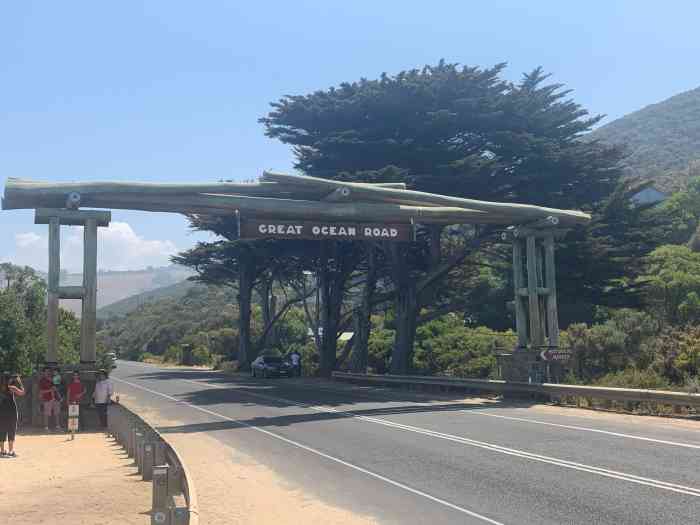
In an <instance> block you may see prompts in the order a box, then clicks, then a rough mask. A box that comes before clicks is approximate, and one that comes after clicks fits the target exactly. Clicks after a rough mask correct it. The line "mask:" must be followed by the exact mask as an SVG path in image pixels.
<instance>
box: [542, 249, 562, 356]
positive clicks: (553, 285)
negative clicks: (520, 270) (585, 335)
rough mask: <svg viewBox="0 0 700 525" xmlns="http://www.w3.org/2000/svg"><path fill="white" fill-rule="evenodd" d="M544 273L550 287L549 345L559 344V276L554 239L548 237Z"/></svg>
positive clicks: (548, 299) (548, 302)
mask: <svg viewBox="0 0 700 525" xmlns="http://www.w3.org/2000/svg"><path fill="white" fill-rule="evenodd" d="M544 257H545V267H544V273H545V278H546V280H547V282H546V286H547V288H548V289H549V294H548V295H547V331H548V334H549V346H554V347H558V346H559V313H558V311H557V277H556V267H555V259H554V239H553V237H551V236H550V237H546V238H545V240H544Z"/></svg>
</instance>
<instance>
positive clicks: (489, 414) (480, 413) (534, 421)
mask: <svg viewBox="0 0 700 525" xmlns="http://www.w3.org/2000/svg"><path fill="white" fill-rule="evenodd" d="M129 364H137V365H140V366H143V367H153V368H158V369H159V370H168V369H167V368H165V369H163V368H160V367H158V366H157V365H152V364H150V363H138V362H136V361H134V362H131V361H130V362H129ZM188 371H190V370H188ZM192 371H193V372H200V370H197V369H193V370H192ZM201 371H202V372H205V371H209V370H201ZM209 372H210V371H209ZM182 381H190V380H188V379H182ZM190 382H193V381H190ZM207 384H208V385H210V386H220V385H214V384H213V383H207ZM221 388H227V387H221ZM294 388H298V389H300V390H314V388H313V387H300V386H298V385H295V386H294ZM323 390H324V391H327V392H341V391H336V390H332V389H328V388H326V389H323ZM374 393H378V394H384V392H381V391H375V392H374ZM354 394H356V395H357V394H361V395H364V396H365V397H366V398H367V399H369V400H372V398H371V396H369V395H366V391H363V392H354ZM387 397H388V396H387ZM415 404H417V405H421V406H428V407H429V406H430V405H431V404H430V403H423V402H416V403H415ZM456 412H461V413H462V414H464V415H469V416H484V417H495V418H500V419H507V420H510V421H519V422H522V423H531V424H535V425H546V426H551V427H556V428H563V429H567V430H577V431H581V432H593V433H596V434H604V435H607V436H613V437H619V438H623V439H636V440H638V441H646V442H648V443H658V444H660V445H669V446H673V447H683V448H690V449H695V450H700V445H696V444H693V443H684V442H681V441H670V440H665V439H657V438H650V437H646V436H638V435H634V434H626V433H623V432H613V431H611V430H601V429H598V428H591V427H584V426H579V425H564V424H561V423H551V422H549V421H541V420H537V419H529V418H524V417H515V416H504V415H502V414H494V413H492V412H485V411H483V410H479V411H475V410H474V411H473V410H466V409H465V410H461V411H456Z"/></svg>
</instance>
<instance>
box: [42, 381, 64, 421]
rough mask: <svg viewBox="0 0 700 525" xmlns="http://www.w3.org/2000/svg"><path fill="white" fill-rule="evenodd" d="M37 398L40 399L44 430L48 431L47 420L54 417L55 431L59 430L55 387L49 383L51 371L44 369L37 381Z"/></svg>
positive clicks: (58, 407) (51, 382)
mask: <svg viewBox="0 0 700 525" xmlns="http://www.w3.org/2000/svg"><path fill="white" fill-rule="evenodd" d="M39 397H40V398H41V406H42V411H43V413H44V430H46V431H48V430H49V418H50V417H51V416H55V417H56V430H61V424H60V422H59V419H58V418H59V414H60V410H61V407H60V405H59V402H58V393H57V392H56V387H54V385H53V381H51V369H50V368H44V371H43V376H42V378H41V379H40V380H39Z"/></svg>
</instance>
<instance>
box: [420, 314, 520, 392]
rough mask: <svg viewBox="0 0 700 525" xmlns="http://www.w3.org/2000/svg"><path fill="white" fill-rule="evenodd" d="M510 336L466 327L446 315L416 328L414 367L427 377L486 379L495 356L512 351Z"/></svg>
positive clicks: (449, 315)
mask: <svg viewBox="0 0 700 525" xmlns="http://www.w3.org/2000/svg"><path fill="white" fill-rule="evenodd" d="M513 335H514V334H512V333H498V332H493V331H492V330H490V329H488V328H485V327H479V328H467V327H465V326H464V321H463V320H462V319H461V318H460V317H459V316H457V315H455V314H448V315H446V316H444V317H442V318H439V319H435V320H434V321H430V322H429V323H426V324H425V325H423V326H421V327H419V328H418V331H417V333H416V349H415V354H414V367H415V368H416V369H417V370H418V371H420V372H421V373H426V374H442V375H454V376H461V377H481V378H485V377H489V376H490V375H491V374H492V373H493V372H494V370H495V367H496V353H499V352H503V351H505V350H507V349H510V348H512V346H513V344H514V337H513Z"/></svg>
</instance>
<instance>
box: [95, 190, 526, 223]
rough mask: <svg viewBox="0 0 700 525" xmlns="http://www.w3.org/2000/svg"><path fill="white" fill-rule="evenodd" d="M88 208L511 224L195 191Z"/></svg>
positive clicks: (435, 211)
mask: <svg viewBox="0 0 700 525" xmlns="http://www.w3.org/2000/svg"><path fill="white" fill-rule="evenodd" d="M82 202H83V203H84V204H85V205H86V206H92V207H102V208H115V209H132V210H144V211H167V212H174V213H184V214H191V213H195V214H202V215H226V216H228V215H233V214H234V213H235V211H236V210H238V211H239V212H240V213H241V215H244V216H246V217H249V218H256V219H279V220H285V219H286V220H324V221H334V220H335V221H349V222H396V223H410V222H411V220H412V219H413V220H414V221H415V222H417V223H422V224H475V223H478V224H511V223H512V222H513V221H512V218H511V217H502V216H497V215H495V214H488V213H483V212H479V211H473V210H465V209H463V208H448V207H440V208H436V207H420V206H404V205H399V204H377V203H362V202H352V203H332V204H331V203H322V202H317V201H302V200H284V199H264V198H258V197H241V196H222V195H191V196H179V195H172V196H165V197H161V198H158V199H154V198H152V197H148V196H139V195H129V196H120V195H109V196H105V195H99V196H96V195H93V196H84V197H83V201H82Z"/></svg>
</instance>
